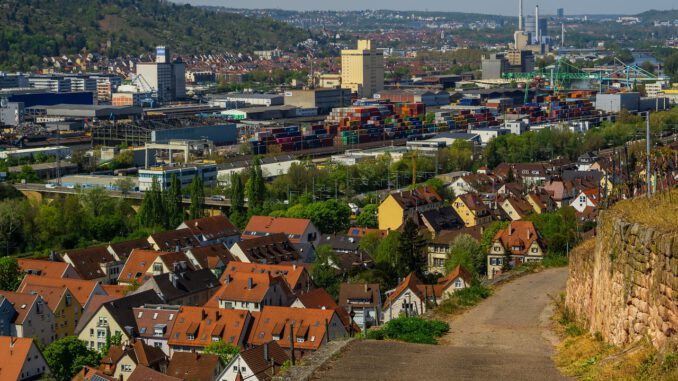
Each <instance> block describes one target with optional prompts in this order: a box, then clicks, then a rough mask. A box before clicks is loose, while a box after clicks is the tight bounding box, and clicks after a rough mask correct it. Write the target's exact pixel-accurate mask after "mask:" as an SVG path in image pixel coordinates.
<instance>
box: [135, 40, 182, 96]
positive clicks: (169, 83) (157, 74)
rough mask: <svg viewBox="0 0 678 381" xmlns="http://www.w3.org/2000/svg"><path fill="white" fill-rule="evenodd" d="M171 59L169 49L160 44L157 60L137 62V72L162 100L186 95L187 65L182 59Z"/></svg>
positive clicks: (157, 50)
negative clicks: (172, 60)
mask: <svg viewBox="0 0 678 381" xmlns="http://www.w3.org/2000/svg"><path fill="white" fill-rule="evenodd" d="M170 60H171V56H170V51H169V49H167V48H165V47H164V46H158V48H157V49H156V59H155V62H140V63H137V68H136V73H137V74H138V75H140V76H141V77H143V80H144V82H146V83H148V85H149V86H150V87H151V88H152V89H153V93H154V94H155V96H156V97H157V99H158V101H160V102H167V101H174V100H177V99H182V98H185V97H186V74H185V73H186V65H185V64H184V63H183V62H181V61H180V60H176V61H174V62H170Z"/></svg>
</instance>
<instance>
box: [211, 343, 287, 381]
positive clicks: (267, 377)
mask: <svg viewBox="0 0 678 381" xmlns="http://www.w3.org/2000/svg"><path fill="white" fill-rule="evenodd" d="M289 360H290V356H289V355H288V354H287V352H285V350H284V349H283V348H282V347H280V345H278V343H277V342H275V341H271V342H269V343H264V344H263V345H259V346H256V347H253V348H250V349H247V350H244V351H242V352H240V353H238V354H237V355H236V356H235V357H234V358H233V359H232V360H231V362H229V363H228V364H227V365H226V367H224V370H223V371H222V372H221V374H219V377H217V380H218V381H238V380H250V381H271V380H272V379H273V376H275V375H276V374H278V372H279V371H280V369H281V368H282V366H283V365H284V364H285V363H286V362H288V361H289Z"/></svg>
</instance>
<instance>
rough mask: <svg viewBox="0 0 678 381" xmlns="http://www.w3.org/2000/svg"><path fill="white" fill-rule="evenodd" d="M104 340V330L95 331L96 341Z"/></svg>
mask: <svg viewBox="0 0 678 381" xmlns="http://www.w3.org/2000/svg"><path fill="white" fill-rule="evenodd" d="M105 338H106V330H105V329H97V339H105Z"/></svg>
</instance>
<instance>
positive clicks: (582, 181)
mask: <svg viewBox="0 0 678 381" xmlns="http://www.w3.org/2000/svg"><path fill="white" fill-rule="evenodd" d="M609 172H610V173H609V174H608V172H605V171H594V170H591V171H586V172H582V171H563V174H562V179H563V180H566V181H571V182H572V183H574V184H575V186H577V185H580V186H579V189H582V188H600V192H601V195H602V196H605V194H606V192H612V190H613V189H614V187H615V185H616V184H618V183H619V176H615V174H614V173H613V171H612V168H610V171H609Z"/></svg>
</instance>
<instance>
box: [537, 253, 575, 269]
mask: <svg viewBox="0 0 678 381" xmlns="http://www.w3.org/2000/svg"><path fill="white" fill-rule="evenodd" d="M568 262H569V261H568V258H567V257H566V256H564V255H559V254H554V255H547V256H546V257H544V259H543V260H542V261H541V265H542V266H543V267H544V268H550V267H565V266H567V264H568Z"/></svg>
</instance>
